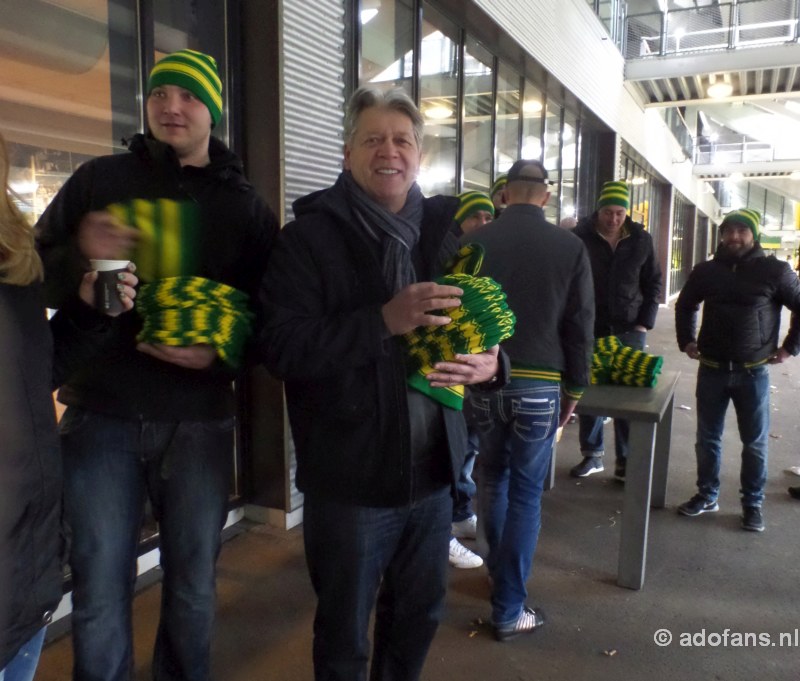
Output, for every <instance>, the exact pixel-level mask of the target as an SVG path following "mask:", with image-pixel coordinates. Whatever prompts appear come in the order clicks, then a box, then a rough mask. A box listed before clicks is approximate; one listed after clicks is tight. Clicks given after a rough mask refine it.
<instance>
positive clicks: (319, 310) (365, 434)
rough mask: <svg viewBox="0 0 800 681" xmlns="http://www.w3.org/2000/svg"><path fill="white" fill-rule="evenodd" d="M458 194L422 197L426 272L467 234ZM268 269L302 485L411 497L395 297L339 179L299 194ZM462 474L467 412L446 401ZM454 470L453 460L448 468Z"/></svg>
mask: <svg viewBox="0 0 800 681" xmlns="http://www.w3.org/2000/svg"><path fill="white" fill-rule="evenodd" d="M457 207H458V200H457V199H455V198H452V197H442V196H437V197H433V198H429V199H424V213H423V221H422V229H421V236H420V241H419V244H418V253H416V254H415V255H416V256H418V257H416V258H415V260H416V264H417V279H418V281H430V280H431V279H432V278H434V277H435V276H437V275H439V274H440V273H441V272H442V268H443V265H444V263H445V261H446V259H448V258H449V257H450V256H452V255H453V254H454V253H455V251H456V249H457V246H458V242H457V238H456V235H455V233H454V232H452V231H451V227H452V224H453V215H454V214H455V211H456V210H457ZM294 210H295V215H296V216H297V217H296V220H295V221H294V222H292V223H290V224H289V225H287V226H286V227H285V228H284V229H283V230H282V232H281V234H280V236H279V237H278V241H277V244H276V246H275V250H274V252H273V254H272V257H271V258H270V262H269V267H268V270H267V275H266V278H265V282H266V284H265V288H264V300H265V304H266V306H267V310H268V312H267V320H266V327H265V331H266V333H265V338H264V347H265V360H266V364H267V367H268V368H269V369H270V370H271V371H272V373H274V374H275V375H276V376H277V377H279V378H281V379H283V380H284V381H285V387H286V397H287V405H288V411H289V419H290V422H291V426H292V435H293V437H294V443H295V447H296V451H297V486H298V488H299V489H300V490H301V491H304V492H313V493H314V494H317V495H318V496H321V497H325V498H329V499H333V500H336V501H341V502H344V503H354V504H359V505H365V506H399V505H403V504H405V503H408V502H409V501H410V499H411V497H412V489H411V451H410V449H411V448H410V442H409V435H410V433H409V407H408V399H407V392H406V391H407V387H406V375H407V374H406V367H405V361H404V351H403V349H402V346H401V344H400V341H399V339H398V338H396V337H390V336H388V332H387V331H386V328H385V325H384V322H383V317H382V315H381V306H382V305H383V304H384V303H386V302H387V301H388V300H389V299H390V298H391V295H390V292H389V290H388V289H387V287H386V285H385V283H384V279H383V275H382V273H381V263H380V259H379V253H378V248H377V245H376V244H375V243H374V242H373V241H372V240H371V239H370V238H369V237H368V236H367V234H366V233H365V231H364V230H363V228H362V227H361V226H360V225H359V224H358V223H357V221H356V220H355V219H354V218H353V215H352V213H351V211H350V208H349V206H348V205H347V201H346V196H345V195H344V191H343V189H342V188H341V179H340V180H339V181H338V182H337V184H336V185H334V187H332V188H331V189H328V190H324V191H322V192H317V193H315V194H311V195H309V196H307V197H304V198H303V199H300V200H299V201H297V202H296V203H295V205H294ZM441 412H442V414H443V420H444V430H445V432H446V436H447V438H446V439H447V450H448V451H446V452H438V454H439V455H440V456H441V457H443V460H444V459H446V458H447V457H448V456H449V462H450V469H451V473H452V476H453V478H454V479H455V478H457V476H458V472H459V471H460V469H461V465H462V463H463V458H464V454H465V451H466V439H465V438H466V428H465V426H464V420H463V417H462V413H461V412H459V411H455V410H453V409H449V408H447V407H442V408H441ZM449 472H450V471H449Z"/></svg>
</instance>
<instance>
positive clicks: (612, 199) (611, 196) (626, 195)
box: [597, 181, 631, 211]
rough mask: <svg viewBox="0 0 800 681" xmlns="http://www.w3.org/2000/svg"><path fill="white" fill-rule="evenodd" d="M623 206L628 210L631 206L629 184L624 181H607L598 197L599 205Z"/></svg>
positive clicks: (599, 206)
mask: <svg viewBox="0 0 800 681" xmlns="http://www.w3.org/2000/svg"><path fill="white" fill-rule="evenodd" d="M603 206H622V207H623V208H624V209H625V210H626V211H627V210H628V209H629V208H630V207H631V194H630V191H629V190H628V185H627V184H626V183H625V182H622V181H614V182H606V183H604V184H603V188H602V189H601V190H600V196H598V197H597V207H598V208H602V207H603Z"/></svg>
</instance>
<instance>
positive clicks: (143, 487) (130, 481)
mask: <svg viewBox="0 0 800 681" xmlns="http://www.w3.org/2000/svg"><path fill="white" fill-rule="evenodd" d="M221 93H222V84H221V82H220V79H219V75H218V73H217V69H216V63H215V61H214V59H213V58H212V57H210V56H208V55H205V54H202V53H199V52H195V51H192V50H181V51H179V52H175V53H173V54H171V55H168V56H166V57H165V58H164V59H162V60H161V61H159V62H158V63H157V64H156V66H155V67H154V68H153V71H152V72H151V74H150V78H149V82H148V96H147V122H148V127H149V133H148V134H147V135H135V136H134V137H133V139H132V140H131V142H130V145H129V149H130V151H129V153H126V154H120V155H115V156H105V157H101V158H97V159H94V160H92V161H88V162H87V163H84V164H83V165H82V166H81V167H80V168H79V169H78V170H77V171H76V172H75V173H74V174H73V176H72V177H71V178H70V179H69V180H68V181H67V183H66V184H65V185H64V187H63V188H62V189H61V191H60V192H59V193H58V195H57V196H56V197H55V199H54V200H53V202H52V204H51V205H50V206H49V208H48V209H47V210H46V211H45V213H44V215H43V216H42V218H41V220H40V221H39V224H38V226H37V229H38V242H39V248H40V252H41V254H42V259H43V261H44V264H45V284H46V286H48V289H49V291H48V293H49V301H48V304H49V305H50V306H51V307H60V306H61V305H62V304H64V303H68V301H67V300H65V299H64V297H63V296H64V292H69V291H72V290H75V288H76V287H75V286H74V285H73V284H72V283H71V282H73V281H74V280H75V277H76V276H80V275H81V273H82V272H83V271H85V270H87V269H88V262H87V261H86V260H85V259H84V258H82V257H80V255H79V251H78V246H81V245H84V244H85V243H87V242H88V241H91V242H92V243H95V244H99V245H98V246H97V248H94V250H93V252H91V253H89V252H86V249H85V248H84V252H86V255H87V256H88V257H91V258H106V259H108V258H112V259H115V258H120V257H124V258H127V257H129V254H130V250H131V248H135V251H134V252H135V259H136V262H137V265H138V266H139V276H140V279H141V280H142V281H143V282H145V283H148V282H149V283H150V284H151V285H154V286H161V285H162V284H165V283H168V282H170V281H175V280H176V279H177V278H180V281H184V282H191V285H192V286H195V287H196V288H195V289H193V290H195V293H194V294H192V293H190V292H189V289H188V288H186V289H171V290H169V291H168V290H166V289H164V290H163V291H161V292H162V293H163V294H164V295H166V296H167V297H171V298H177V299H178V300H177V302H178V304H179V305H180V307H181V309H183V310H186V308H187V307H188V308H191V310H189V312H188V314H189V315H191V314H192V311H193V310H200V309H203V310H206V311H207V312H209V314H217V313H219V312H220V310H219V309H217V308H215V307H214V306H213V304H212V303H208V304H206V303H204V302H203V301H202V300H201V299H200V298H199V293H200V292H201V291H205V292H206V294H207V297H208V298H210V299H211V300H219V299H220V297H221V296H222V295H223V293H226V292H227V293H231V292H235V293H231V297H232V300H233V301H235V302H236V305H237V306H243V308H244V309H242V310H241V315H242V316H246V315H248V314H251V312H254V311H255V307H254V305H253V302H254V301H255V300H257V295H258V288H259V284H260V281H261V278H262V275H263V271H264V268H265V263H266V260H267V255H268V251H269V249H270V246H271V243H272V241H273V240H274V237H275V236H276V234H277V230H278V225H277V221H276V219H275V217H274V216H273V214H272V213H271V212H270V210H269V209H268V208H267V207H266V205H265V204H264V203H263V202H262V201H261V199H259V197H258V196H257V195H256V193H255V191H254V190H253V188H252V186H250V185H249V184H248V183H247V181H246V180H245V178H244V176H243V173H242V166H241V162H240V161H239V159H238V158H236V156H234V155H233V153H231V152H230V151H229V150H228V149H227V147H225V145H224V144H222V143H221V142H219V141H218V140H217V139H215V138H213V137H211V129H212V128H213V126H214V125H215V124H216V123H217V122H218V121H219V119H220V117H221V115H222V96H221ZM121 214H122V215H127V216H128V220H129V225H130V224H135V228H134V227H132V226H129V225H125V224H122V222H123V221H121V220H120V218H119V215H121ZM89 237H91V239H89ZM181 291H183V293H182V294H181ZM248 297H249V302H244V303H243V302H241V301H248ZM140 298H141V291H140ZM138 303H139V300H138V299H137V308H136V311H133V312H128V313H125V314H123V315H121V316H120V317H119V318H118V320H117V324H116V329H115V331H114V336H113V338H112V340H111V342H110V344H109V347H108V348H107V349H106V351H105V353H104V354H103V355H101V356H100V357H99V358H98V359H97V361H96V362H94V364H93V365H92V366H90V367H88V368H87V369H86V370H85V371H82V372H81V373H79V374H78V375H77V376H76V377H75V378H74V379H73V380H70V382H69V383H68V384H67V385H66V386H65V387H63V388H62V389H61V391H60V393H59V400H60V401H61V402H63V403H65V404H67V405H68V406H67V410H66V413H65V415H64V417H63V419H62V422H61V443H62V450H63V456H64V475H65V487H64V503H65V517H66V522H67V524H68V526H69V529H70V531H71V535H72V545H71V553H70V559H69V561H70V567H71V570H72V589H73V591H72V603H73V613H72V640H73V648H74V672H73V674H74V678H75V679H76V680H78V681H88V680H91V681H100V680H103V681H130V679H132V678H133V674H134V664H133V646H132V643H133V642H132V631H131V600H132V597H133V586H134V580H135V576H136V558H137V549H138V545H139V533H140V529H141V524H142V519H143V515H144V508H145V499H146V498H149V500H150V502H151V504H152V508H153V513H154V515H155V518H156V520H157V521H158V530H159V546H160V550H161V567H162V569H163V583H162V605H161V620H160V622H159V628H158V634H157V636H156V643H155V652H154V658H153V678H154V679H156V681H176V680H179V679H180V680H185V681H190V680H191V681H207V679H208V678H209V666H210V660H209V657H210V644H211V630H212V625H213V621H214V601H215V580H216V576H215V564H216V559H217V555H218V553H219V548H220V531H221V530H222V527H223V524H224V522H225V518H226V516H227V503H228V489H229V485H230V481H231V477H232V460H233V443H234V438H233V435H234V413H235V410H234V407H235V405H234V398H233V391H232V388H231V382H232V380H233V378H234V377H235V376H236V375H237V372H236V370H235V368H233V367H232V366H231V365H230V364H228V363H227V362H223V361H222V360H221V357H222V354H221V353H222V352H223V350H224V349H225V347H227V346H224V345H220V346H219V347H218V346H215V345H213V344H211V343H210V342H207V341H204V342H198V341H192V340H191V339H190V338H177V339H170V340H167V339H165V340H164V342H163V343H161V342H156V341H152V342H139V341H137V335H138V334H139V333H140V332H141V331H142V330H143V321H142V319H143V318H145V317H143V315H144V312H142V309H141V308H140V306H139V305H138ZM177 315H178V313H177V312H176V316H177ZM185 317H186V314H185V313H181V315H180V318H181V319H184V318H185ZM153 318H154V319H155V318H157V315H155V316H154V317H153ZM181 328H182V327H180V324H179V327H176V328H175V329H173V331H174V332H178V331H180V330H181ZM238 328H242V327H238ZM212 330H214V331H217V332H219V331H220V330H221V329H220V328H217V329H212ZM223 340H224V339H223ZM240 340H241V341H246V331H242V335H241V337H240Z"/></svg>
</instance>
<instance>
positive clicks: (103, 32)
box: [0, 0, 140, 221]
mask: <svg viewBox="0 0 800 681" xmlns="http://www.w3.org/2000/svg"><path fill="white" fill-rule="evenodd" d="M135 18H136V12H135V3H134V2H133V1H132V0H131V1H128V0H125V1H123V0H119V1H118V2H114V3H109V2H107V1H106V0H61V2H59V4H58V5H55V4H52V3H50V2H45V1H44V0H8V1H7V2H5V3H4V9H3V29H4V30H3V32H2V34H0V130H2V132H3V135H4V136H5V138H6V140H7V142H8V146H9V155H10V159H11V166H12V167H11V171H10V177H9V180H10V183H11V190H12V192H13V194H14V198H15V201H16V202H17V205H19V206H20V208H21V210H22V211H23V212H24V213H25V214H26V215H28V216H29V218H30V219H31V220H32V221H34V220H36V219H37V218H38V217H39V215H41V213H42V211H43V210H44V209H45V207H46V206H47V204H48V203H49V202H50V200H51V199H52V198H53V196H55V194H56V192H57V191H58V189H59V188H60V187H61V185H62V184H63V183H64V182H65V181H66V179H67V178H68V177H69V176H70V175H71V174H72V173H73V172H74V171H75V169H76V168H77V167H78V166H79V165H80V164H81V163H82V162H83V161H85V160H87V159H89V158H92V157H94V156H99V155H102V154H110V153H112V152H115V151H123V150H124V147H123V145H122V142H121V138H122V137H130V135H131V134H133V133H135V132H136V131H137V130H138V129H139V127H140V119H139V108H138V105H137V102H136V94H137V91H138V75H137V69H136V64H137V63H138V59H137V46H136V36H137V30H136V24H135Z"/></svg>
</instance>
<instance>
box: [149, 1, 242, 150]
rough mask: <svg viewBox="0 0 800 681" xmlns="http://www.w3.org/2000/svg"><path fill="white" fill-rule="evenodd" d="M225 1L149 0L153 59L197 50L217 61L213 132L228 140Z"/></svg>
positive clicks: (228, 101)
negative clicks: (217, 115) (217, 108)
mask: <svg viewBox="0 0 800 681" xmlns="http://www.w3.org/2000/svg"><path fill="white" fill-rule="evenodd" d="M225 4H226V3H224V2H218V1H216V0H167V1H162V2H154V3H153V13H154V17H155V33H154V39H155V52H156V53H155V59H156V61H158V60H159V59H161V57H163V56H164V55H166V54H169V53H170V52H175V51H176V50H184V49H190V50H197V51H198V52H205V53H206V54H210V55H211V56H212V57H214V59H215V60H216V62H217V70H218V71H219V75H220V78H221V79H222V102H223V106H222V114H223V115H222V120H221V121H220V122H219V124H218V125H216V126H215V127H214V133H213V134H214V135H215V136H216V137H219V138H220V139H222V140H223V141H225V142H226V143H227V142H228V139H229V138H228V132H229V131H228V115H227V112H228V110H229V105H230V97H229V92H230V91H229V90H228V82H227V81H228V79H227V78H226V77H225V76H226V73H227V66H228V65H227V62H226V44H225V24H226V22H225Z"/></svg>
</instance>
